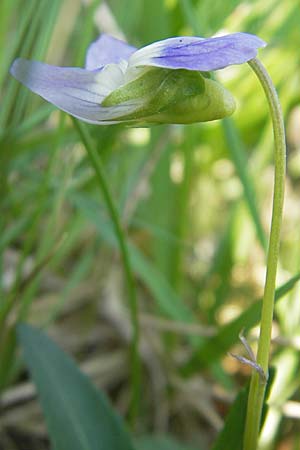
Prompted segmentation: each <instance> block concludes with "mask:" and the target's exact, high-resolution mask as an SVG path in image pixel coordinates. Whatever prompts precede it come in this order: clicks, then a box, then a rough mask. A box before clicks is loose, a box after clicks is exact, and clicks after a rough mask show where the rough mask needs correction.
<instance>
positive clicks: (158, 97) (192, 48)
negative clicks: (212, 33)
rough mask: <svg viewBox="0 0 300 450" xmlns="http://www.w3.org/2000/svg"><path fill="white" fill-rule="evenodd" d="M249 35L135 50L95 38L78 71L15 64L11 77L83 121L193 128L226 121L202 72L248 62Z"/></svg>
mask: <svg viewBox="0 0 300 450" xmlns="http://www.w3.org/2000/svg"><path fill="white" fill-rule="evenodd" d="M264 46H265V43H264V41H262V40H261V39H260V38H258V37H257V36H255V35H251V34H247V33H234V34H229V35H226V36H222V37H214V38H208V39H203V38H199V37H175V38H169V39H165V40H162V41H158V42H154V43H153V44H150V45H147V46H145V47H143V48H141V49H139V50H137V49H136V48H135V47H132V46H130V45H128V44H127V43H125V42H123V41H120V40H118V39H115V38H113V37H111V36H109V35H106V34H102V35H101V36H100V37H99V38H98V39H97V40H96V41H95V42H93V43H92V44H91V45H90V47H89V48H88V51H87V55H86V64H85V68H84V69H82V68H77V67H56V66H51V65H48V64H44V63H41V62H37V61H30V60H25V59H17V60H15V62H14V63H13V65H12V67H11V74H12V75H13V76H14V77H15V78H16V79H17V80H19V81H20V82H21V83H23V84H24V85H25V86H27V87H28V88H29V89H30V90H31V91H33V92H35V93H36V94H38V95H40V96H41V97H43V98H44V99H45V100H47V101H49V102H50V103H53V104H54V105H55V106H57V107H58V108H60V109H62V110H63V111H66V112H67V113H69V114H71V115H72V116H74V117H77V118H79V119H81V120H83V121H85V122H89V123H94V124H99V125H106V124H115V123H126V124H129V125H133V126H141V125H143V124H146V125H149V124H161V123H194V122H205V121H210V120H216V119H220V118H223V117H226V116H229V115H231V114H232V113H233V111H234V109H235V102H234V99H233V97H232V95H231V94H230V93H229V92H228V91H227V90H226V89H225V88H224V87H223V86H222V85H221V84H219V83H217V82H216V81H213V80H212V79H210V76H209V72H210V71H214V70H218V69H222V68H225V67H227V66H230V65H233V64H242V63H244V62H247V61H249V60H250V59H252V58H254V57H255V56H256V54H257V50H258V48H260V47H264Z"/></svg>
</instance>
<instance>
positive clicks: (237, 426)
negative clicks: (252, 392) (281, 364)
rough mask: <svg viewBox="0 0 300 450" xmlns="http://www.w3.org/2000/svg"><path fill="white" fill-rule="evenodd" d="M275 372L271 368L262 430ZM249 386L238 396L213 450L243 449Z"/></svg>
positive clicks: (265, 397)
mask: <svg viewBox="0 0 300 450" xmlns="http://www.w3.org/2000/svg"><path fill="white" fill-rule="evenodd" d="M274 376H275V370H274V369H273V368H270V371H269V380H268V384H267V388H266V391H265V396H264V406H263V412H262V419H261V425H260V428H262V426H263V424H264V421H265V417H266V414H267V411H268V405H267V403H266V402H267V400H268V398H269V394H270V390H271V386H272V383H273V381H274ZM248 394H249V385H248V386H247V387H246V388H244V389H242V390H241V391H240V392H239V393H238V394H237V396H236V398H235V400H234V402H233V404H232V406H231V408H230V411H229V413H228V414H227V417H226V420H225V423H224V427H223V429H222V430H221V432H220V433H219V435H218V437H217V440H216V442H215V444H214V446H213V447H212V450H227V449H230V450H241V449H242V448H243V439H244V429H245V420H246V413H247V403H248Z"/></svg>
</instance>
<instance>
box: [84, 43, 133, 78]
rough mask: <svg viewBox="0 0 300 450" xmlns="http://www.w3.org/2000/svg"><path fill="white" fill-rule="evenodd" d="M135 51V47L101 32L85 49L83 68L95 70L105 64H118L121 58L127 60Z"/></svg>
mask: <svg viewBox="0 0 300 450" xmlns="http://www.w3.org/2000/svg"><path fill="white" fill-rule="evenodd" d="M135 51H136V48H135V47H132V46H131V45H128V44H127V43H126V42H124V41H120V40H119V39H116V38H114V37H112V36H109V35H108V34H101V36H100V37H99V38H98V39H97V40H96V41H95V42H93V43H92V44H91V45H90V46H89V48H88V50H87V54H86V61H85V68H86V69H87V70H95V69H99V68H100V67H102V66H105V65H106V64H112V63H115V64H118V63H119V62H120V61H121V60H125V61H127V60H128V58H129V57H130V55H132V53H134V52H135Z"/></svg>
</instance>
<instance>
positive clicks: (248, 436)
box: [244, 58, 286, 450]
mask: <svg viewBox="0 0 300 450" xmlns="http://www.w3.org/2000/svg"><path fill="white" fill-rule="evenodd" d="M248 64H249V65H250V67H251V68H252V69H253V71H254V72H255V74H256V76H257V78H258V79H259V81H260V83H261V85H262V87H263V89H264V92H265V95H266V98H267V100H268V104H269V109H270V113H271V117H272V123H273V132H274V143H275V175H274V192H273V210H272V221H271V231H270V239H269V249H268V257H267V273H266V281H265V289H264V296H263V302H262V312H261V323H260V336H259V341H258V351H257V364H259V365H260V366H261V368H262V369H263V371H264V373H265V374H266V376H268V364H269V353H270V344H271V331H272V320H273V310H274V296H275V282H276V272H277V265H278V255H279V242H280V229H281V222H282V212H283V198H284V181H285V159H286V144H285V131H284V123H283V116H282V111H281V107H280V103H279V100H278V96H277V93H276V90H275V87H274V85H273V83H272V80H271V78H270V76H269V74H268V73H267V71H266V69H265V68H264V66H263V65H262V63H261V62H260V61H259V60H258V59H257V58H254V59H252V60H250V61H249V63H248ZM265 390H266V382H264V381H263V380H262V378H261V377H260V375H259V373H258V372H257V371H253V373H252V378H251V383H250V391H249V398H248V407H247V417H246V427H245V436H244V450H256V449H257V443H258V436H259V431H260V422H261V415H262V408H263V404H264V395H265Z"/></svg>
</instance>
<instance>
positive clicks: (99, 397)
mask: <svg viewBox="0 0 300 450" xmlns="http://www.w3.org/2000/svg"><path fill="white" fill-rule="evenodd" d="M17 335H18V340H19V342H20V344H21V346H22V349H23V353H24V359H25V362H26V365H27V367H28V368H29V371H30V373H31V376H32V378H33V381H34V382H35V384H36V387H37V390H38V393H39V397H40V401H41V405H42V408H43V411H44V415H45V419H46V423H47V427H48V431H49V435H50V439H51V441H52V447H53V449H55V450H108V449H109V450H133V448H134V447H133V445H132V443H131V440H130V437H129V435H128V433H127V432H126V430H125V428H124V426H123V425H122V422H121V420H120V418H119V417H118V416H117V415H116V414H115V413H114V411H113V410H112V408H111V406H110V405H109V403H108V401H107V400H106V398H105V397H104V395H103V394H102V393H101V392H99V391H98V390H97V389H96V388H95V386H94V385H93V384H92V383H91V382H90V380H89V379H88V378H87V377H86V376H85V375H83V374H82V373H81V372H80V371H79V370H78V368H77V367H76V364H75V363H74V361H73V360H72V359H71V358H70V357H69V356H67V355H66V354H65V353H64V352H63V351H62V350H60V349H59V347H58V346H57V345H56V344H54V342H53V341H52V340H50V339H49V338H48V337H47V336H46V335H45V334H44V333H42V332H41V331H39V330H37V329H36V328H33V327H31V326H29V325H25V324H21V325H19V326H18V327H17Z"/></svg>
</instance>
